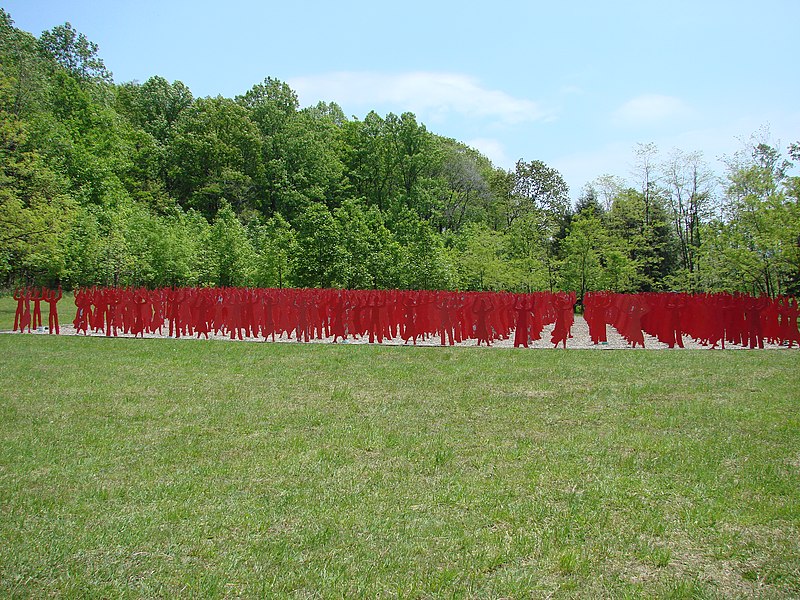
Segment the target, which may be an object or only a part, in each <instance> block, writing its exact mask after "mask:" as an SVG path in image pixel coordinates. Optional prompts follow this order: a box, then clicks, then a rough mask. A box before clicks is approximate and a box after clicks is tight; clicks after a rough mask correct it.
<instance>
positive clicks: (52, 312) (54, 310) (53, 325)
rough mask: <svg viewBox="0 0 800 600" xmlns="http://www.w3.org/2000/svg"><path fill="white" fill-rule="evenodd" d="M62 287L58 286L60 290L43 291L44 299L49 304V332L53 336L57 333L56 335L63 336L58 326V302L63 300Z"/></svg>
mask: <svg viewBox="0 0 800 600" xmlns="http://www.w3.org/2000/svg"><path fill="white" fill-rule="evenodd" d="M61 295H62V294H61V286H58V290H43V291H42V299H43V300H44V301H45V302H47V305H48V307H49V311H48V315H47V332H48V333H50V334H52V333H53V332H55V334H56V335H60V334H61V327H60V326H59V324H58V307H57V306H56V305H57V304H58V301H59V300H61Z"/></svg>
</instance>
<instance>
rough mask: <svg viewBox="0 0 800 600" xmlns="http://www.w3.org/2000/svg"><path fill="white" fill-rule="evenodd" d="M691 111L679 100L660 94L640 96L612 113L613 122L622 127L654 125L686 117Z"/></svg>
mask: <svg viewBox="0 0 800 600" xmlns="http://www.w3.org/2000/svg"><path fill="white" fill-rule="evenodd" d="M691 113H692V109H691V108H690V107H689V105H688V104H686V103H685V102H684V101H683V100H681V99H680V98H676V97H674V96H663V95H661V94H642V95H641V96H636V97H635V98H631V99H630V100H628V101H627V102H626V103H625V104H623V105H622V106H620V107H619V108H618V109H617V110H616V111H615V112H614V121H615V122H616V123H618V124H623V125H644V124H656V123H660V122H662V121H666V120H671V119H676V118H681V117H686V116H688V115H690V114H691Z"/></svg>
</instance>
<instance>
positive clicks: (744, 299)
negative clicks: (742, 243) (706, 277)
mask: <svg viewBox="0 0 800 600" xmlns="http://www.w3.org/2000/svg"><path fill="white" fill-rule="evenodd" d="M584 309H585V311H584V315H585V318H586V322H587V324H588V325H589V335H590V337H591V338H592V341H593V342H594V343H595V344H598V343H603V342H606V341H607V339H606V326H607V325H611V326H613V327H614V328H615V329H616V330H617V331H618V332H619V333H620V335H622V337H624V338H625V339H626V340H627V341H628V343H629V344H630V345H632V346H633V347H636V346H637V345H640V346H642V347H643V346H644V333H647V334H649V335H652V336H653V337H656V338H658V340H659V341H660V342H662V343H664V344H667V346H669V347H670V348H674V347H675V346H678V347H680V348H683V336H684V335H688V336H690V337H691V338H693V339H694V340H696V341H697V342H698V343H699V344H701V345H703V346H711V347H712V348H716V347H717V346H718V345H719V346H721V347H722V348H725V342H726V341H727V342H728V343H729V344H737V345H740V346H747V347H750V348H763V347H764V344H765V342H768V343H771V344H777V345H786V346H788V347H789V348H791V347H792V346H793V345H794V344H795V343H797V345H798V346H800V331H799V330H798V323H797V318H798V315H799V314H800V309H799V308H798V304H797V299H796V298H788V297H785V296H779V297H777V298H770V297H768V296H748V295H744V294H728V293H717V294H683V293H642V294H615V293H612V292H589V293H587V294H586V296H585V298H584Z"/></svg>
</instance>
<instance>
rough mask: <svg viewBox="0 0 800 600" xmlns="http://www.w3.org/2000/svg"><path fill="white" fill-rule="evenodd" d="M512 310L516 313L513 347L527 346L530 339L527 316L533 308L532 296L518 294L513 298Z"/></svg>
mask: <svg viewBox="0 0 800 600" xmlns="http://www.w3.org/2000/svg"><path fill="white" fill-rule="evenodd" d="M513 307H514V311H515V312H516V313H517V321H516V328H515V329H514V348H519V347H520V346H523V347H524V348H528V340H529V339H530V325H529V317H530V315H531V313H532V312H533V309H534V299H533V296H531V295H528V294H519V295H517V296H516V297H515V298H514V306H513Z"/></svg>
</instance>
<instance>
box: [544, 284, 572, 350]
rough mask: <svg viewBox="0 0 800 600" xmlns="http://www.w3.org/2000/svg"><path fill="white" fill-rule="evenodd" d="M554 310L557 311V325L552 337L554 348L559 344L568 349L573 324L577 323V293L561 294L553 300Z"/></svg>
mask: <svg viewBox="0 0 800 600" xmlns="http://www.w3.org/2000/svg"><path fill="white" fill-rule="evenodd" d="M553 308H555V311H556V325H555V327H554V328H553V332H552V334H551V335H550V342H551V343H552V344H553V348H557V347H558V345H559V344H563V346H564V348H566V347H567V338H569V337H570V335H571V333H572V324H573V322H574V321H575V292H571V293H569V294H567V293H566V292H560V293H558V294H556V296H555V297H554V298H553Z"/></svg>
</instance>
